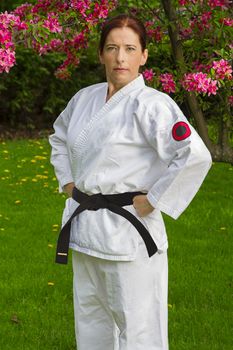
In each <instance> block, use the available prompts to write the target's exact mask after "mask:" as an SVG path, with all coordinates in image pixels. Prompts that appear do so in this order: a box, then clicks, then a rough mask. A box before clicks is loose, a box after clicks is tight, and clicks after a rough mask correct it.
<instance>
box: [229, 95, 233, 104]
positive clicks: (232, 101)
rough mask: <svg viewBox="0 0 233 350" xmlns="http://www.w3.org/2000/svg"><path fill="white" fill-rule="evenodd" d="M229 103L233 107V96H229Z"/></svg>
mask: <svg viewBox="0 0 233 350" xmlns="http://www.w3.org/2000/svg"><path fill="white" fill-rule="evenodd" d="M228 102H229V105H230V106H233V95H231V96H229V98H228Z"/></svg>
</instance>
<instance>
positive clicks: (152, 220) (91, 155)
mask: <svg viewBox="0 0 233 350" xmlns="http://www.w3.org/2000/svg"><path fill="white" fill-rule="evenodd" d="M107 91H108V84H107V83H106V82H105V83H100V84H94V85H91V86H89V87H86V88H84V89H81V90H80V91H79V92H78V93H77V94H76V95H75V96H74V97H73V98H72V99H71V100H70V102H69V103H68V105H67V107H66V108H65V110H64V111H63V112H62V113H61V114H60V115H59V117H58V118H57V119H56V121H55V123H54V130H55V133H54V134H53V135H51V136H50V137H49V141H50V144H51V146H52V153H51V163H52V164H53V166H54V168H55V173H56V176H57V179H58V181H59V191H60V192H62V188H63V186H64V185H65V184H67V183H69V182H74V183H75V186H76V187H77V188H78V189H80V190H81V191H83V192H86V193H87V194H94V193H99V192H101V193H102V194H113V193H122V192H133V191H142V192H144V193H147V198H148V200H149V202H150V203H151V205H152V206H153V207H154V208H155V209H154V210H153V211H152V212H151V213H150V214H149V215H147V216H145V217H142V218H140V217H139V216H138V214H137V212H136V210H135V209H134V207H133V205H129V206H126V207H124V208H125V209H127V210H129V211H130V212H131V213H133V214H134V215H135V216H136V217H137V218H138V219H139V220H140V221H141V222H142V223H143V224H144V226H145V227H146V228H147V229H148V231H149V232H150V234H151V236H152V237H153V239H154V241H155V243H156V245H157V247H158V252H159V253H161V252H163V251H165V250H166V249H167V247H168V243H167V235H166V231H165V227H164V223H163V218H162V215H161V211H162V212H164V213H166V214H167V215H169V216H171V217H172V218H174V219H177V218H178V217H179V215H180V214H181V213H182V212H183V211H184V210H185V208H186V207H187V206H188V205H189V203H190V202H191V200H192V198H193V197H194V196H195V194H196V193H197V191H198V189H199V187H200V185H201V183H202V182H203V180H204V178H205V176H206V174H207V172H208V170H209V168H210V166H211V156H210V153H209V151H208V150H207V148H206V146H205V145H204V143H203V141H202V140H201V138H200V137H199V136H198V134H197V132H196V131H195V130H194V128H193V127H192V126H191V125H190V124H189V122H188V120H187V119H186V118H185V116H184V115H183V113H182V111H181V110H180V109H179V107H178V106H177V104H176V103H175V102H174V101H173V100H172V99H171V98H170V97H169V96H168V95H166V94H164V93H162V92H159V91H157V90H155V89H153V88H150V87H148V86H146V85H145V83H144V79H143V76H142V75H141V74H140V75H139V76H138V77H137V78H136V79H134V80H133V81H131V82H130V83H129V84H127V85H126V86H124V87H123V88H122V89H120V90H119V91H117V92H116V93H115V94H114V95H113V96H112V97H111V98H110V99H109V100H108V101H107V102H106V97H107ZM78 205H79V204H78V203H77V202H75V201H74V200H73V199H72V198H68V199H67V200H66V205H65V209H64V212H63V218H62V224H64V223H65V222H66V221H67V220H68V218H69V217H70V215H71V214H72V212H73V211H74V210H75V208H77V206H78ZM139 244H143V245H144V242H143V241H142V239H141V237H140V235H139V234H138V232H137V230H136V229H135V228H134V227H133V225H132V224H131V223H130V222H129V221H128V220H126V219H125V218H123V217H121V216H119V215H117V214H114V213H112V212H110V211H109V210H108V209H99V210H97V211H88V210H86V211H84V212H82V213H81V214H80V215H79V216H78V217H76V218H74V219H73V221H72V225H71V239H70V248H72V249H74V250H77V251H81V252H84V253H86V254H89V255H93V256H96V257H100V258H104V259H109V260H126V261H127V260H129V261H130V260H134V259H135V257H136V254H137V249H138V245H139ZM145 256H147V252H146V248H145Z"/></svg>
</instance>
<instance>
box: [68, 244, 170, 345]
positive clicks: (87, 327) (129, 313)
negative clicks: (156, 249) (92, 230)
mask: <svg viewBox="0 0 233 350" xmlns="http://www.w3.org/2000/svg"><path fill="white" fill-rule="evenodd" d="M72 253H73V255H72V258H73V272H74V280H73V287H74V313H75V334H76V341H77V347H78V350H168V335H167V328H168V327H167V320H168V304H167V290H168V288H167V286H168V268H167V252H164V253H162V254H158V253H156V254H155V255H153V256H152V257H151V258H149V257H148V255H147V252H146V249H145V246H144V243H142V244H140V245H139V251H138V254H137V258H136V259H135V260H134V261H112V260H105V259H100V258H96V257H93V256H90V255H87V254H84V253H81V252H76V251H73V252H72Z"/></svg>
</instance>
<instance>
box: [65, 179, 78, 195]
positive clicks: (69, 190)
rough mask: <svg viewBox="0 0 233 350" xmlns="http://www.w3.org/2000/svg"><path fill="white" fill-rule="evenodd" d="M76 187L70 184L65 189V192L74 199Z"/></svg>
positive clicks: (72, 183)
mask: <svg viewBox="0 0 233 350" xmlns="http://www.w3.org/2000/svg"><path fill="white" fill-rule="evenodd" d="M74 186H75V185H74V182H70V183H68V184H66V185H65V186H64V187H63V191H64V192H65V193H67V194H68V196H69V197H72V191H73V188H74Z"/></svg>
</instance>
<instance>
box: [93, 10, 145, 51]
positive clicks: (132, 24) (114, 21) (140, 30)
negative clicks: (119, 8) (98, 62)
mask: <svg viewBox="0 0 233 350" xmlns="http://www.w3.org/2000/svg"><path fill="white" fill-rule="evenodd" d="M123 27H128V28H131V29H133V31H134V32H135V33H137V34H138V36H139V41H140V44H141V48H142V52H143V51H144V50H145V48H146V29H145V27H144V24H143V23H142V22H141V21H140V20H139V19H138V18H136V17H134V16H132V15H127V14H121V15H118V16H116V17H113V18H110V19H108V20H107V21H106V22H105V23H104V24H103V27H102V31H101V35H100V42H99V51H100V54H102V53H103V50H104V45H105V42H106V39H107V36H108V34H109V32H110V31H111V30H112V29H114V28H123Z"/></svg>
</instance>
